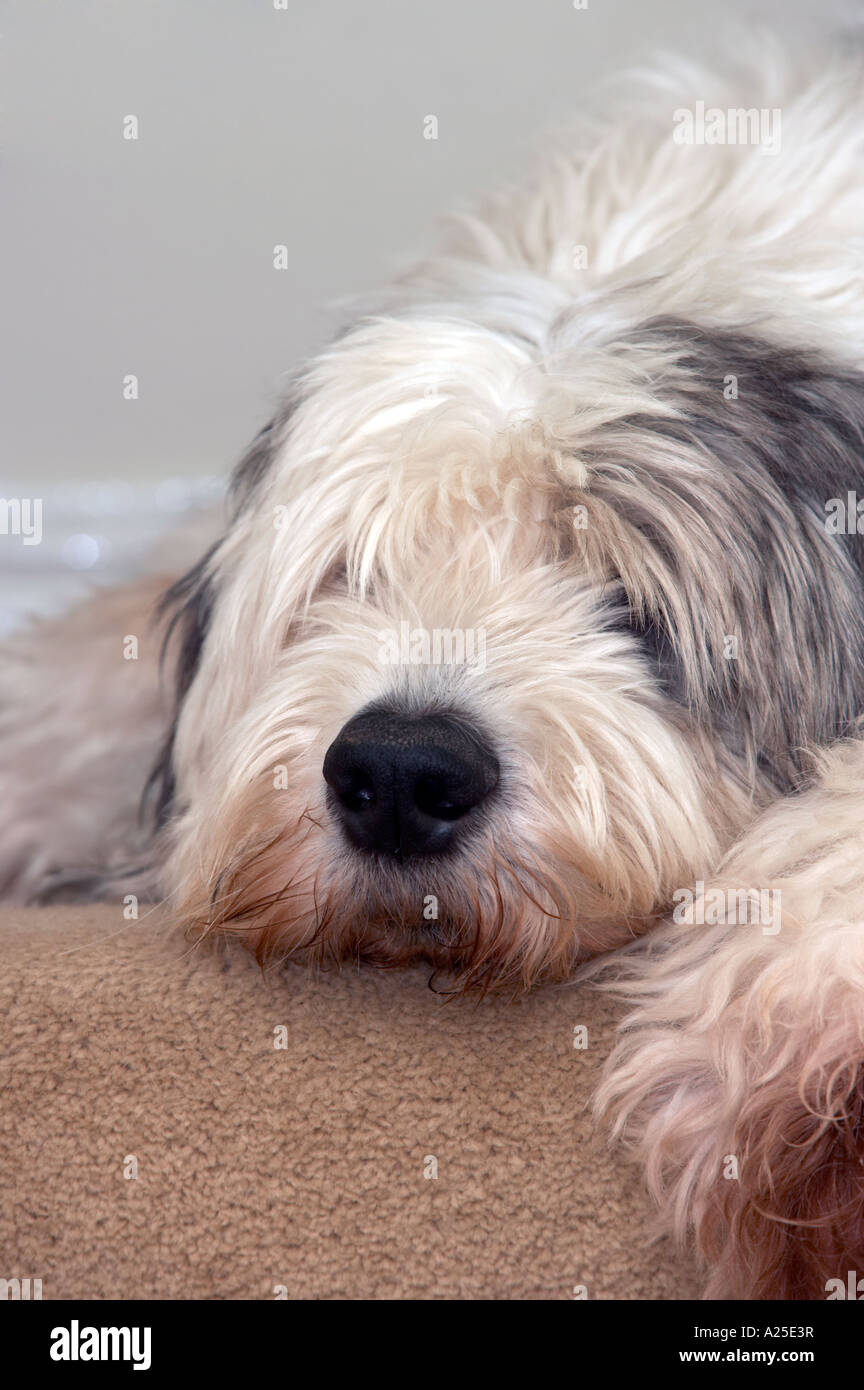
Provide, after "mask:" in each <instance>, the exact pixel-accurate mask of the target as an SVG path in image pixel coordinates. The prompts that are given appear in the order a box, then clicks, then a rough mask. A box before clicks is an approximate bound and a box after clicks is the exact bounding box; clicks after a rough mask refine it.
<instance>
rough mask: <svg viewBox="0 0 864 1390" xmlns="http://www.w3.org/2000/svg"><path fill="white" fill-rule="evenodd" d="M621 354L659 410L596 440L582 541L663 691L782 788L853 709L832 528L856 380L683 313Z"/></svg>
mask: <svg viewBox="0 0 864 1390" xmlns="http://www.w3.org/2000/svg"><path fill="white" fill-rule="evenodd" d="M630 347H631V349H632V348H634V347H635V348H638V351H639V352H641V353H642V354H643V356H644V360H645V361H646V362H651V363H656V364H659V366H658V369H657V372H656V376H655V377H654V378H653V379H652V383H651V390H652V393H653V394H654V395H655V397H656V399H657V401H658V407H659V408H658V410H657V411H656V412H652V411H648V410H645V411H640V412H639V413H634V414H632V415H629V416H625V417H623V418H621V419H619V420H617V421H616V422H615V423H614V424H611V425H609V426H607V427H604V428H603V429H601V430H600V431H598V433H597V434H596V435H595V437H594V439H593V441H592V448H591V452H590V455H589V457H588V459H587V462H588V466H589V470H590V485H589V488H588V491H587V493H586V498H585V501H586V504H587V506H588V509H589V513H590V516H589V525H588V527H587V528H586V529H585V531H584V532H582V533H581V535H582V536H584V541H583V544H584V545H585V546H586V547H588V548H590V547H591V545H592V543H594V544H595V545H596V548H595V553H594V554H593V556H590V557H589V558H590V560H591V561H592V562H593V563H594V564H596V565H597V566H599V567H600V568H602V566H603V563H604V558H605V563H606V566H607V568H608V569H609V570H611V572H613V573H614V574H615V575H616V576H617V577H620V579H621V581H622V583H623V585H624V588H625V591H626V593H627V595H628V598H629V601H630V622H631V626H632V629H633V631H634V632H635V633H636V634H637V635H638V636H639V637H640V640H642V641H643V643H644V644H645V646H646V648H647V650H648V654H649V657H650V659H651V660H652V661H653V662H655V664H656V669H657V671H658V672H659V674H660V678H661V679H662V681H663V682H664V685H665V687H666V688H667V690H668V692H669V693H670V694H671V695H672V696H673V698H675V699H676V700H678V701H680V702H682V703H684V704H685V705H686V706H687V707H688V708H689V709H690V710H691V711H692V712H693V713H694V714H695V715H696V716H697V718H699V719H700V720H703V721H705V722H710V723H711V724H712V725H714V726H715V727H716V726H717V725H718V724H719V725H720V726H722V733H723V736H724V738H725V739H726V740H727V741H731V742H732V743H733V744H734V743H736V742H739V743H740V744H741V745H742V746H743V747H744V748H745V749H746V748H750V749H751V750H758V755H757V754H756V753H755V752H754V756H758V757H759V759H760V760H761V761H762V762H763V764H764V765H765V766H766V767H767V768H768V769H769V770H770V771H771V772H772V773H773V774H774V775H775V777H776V779H777V781H778V783H780V784H781V785H788V783H789V781H790V780H794V779H795V776H796V775H797V769H798V766H799V764H798V761H797V758H798V754H797V750H800V749H802V748H803V747H805V746H806V745H808V744H812V743H826V742H830V741H831V740H832V739H834V738H836V737H837V736H838V735H840V734H842V733H844V732H845V731H847V730H848V729H849V728H850V727H851V725H852V721H853V720H854V719H855V717H856V715H858V714H859V713H860V711H861V710H862V708H864V600H862V593H864V583H862V581H864V535H862V534H859V533H858V529H857V515H856V516H855V517H853V518H851V525H848V526H846V527H843V528H842V529H841V528H838V527H836V526H834V527H832V526H831V525H830V524H827V523H830V518H831V514H832V513H831V508H832V506H833V505H838V504H839V502H838V500H842V505H843V507H844V508H845V507H846V505H847V498H848V495H849V494H850V493H853V494H854V493H855V492H856V489H858V488H861V485H862V480H864V374H862V373H860V372H857V371H855V370H853V369H851V368H848V367H844V366H840V365H835V364H832V363H830V362H827V361H825V360H823V359H822V358H820V357H819V356H818V354H816V353H813V352H804V351H799V350H793V349H791V348H786V347H782V346H779V345H777V344H772V343H770V342H768V341H767V340H763V339H761V338H759V337H757V336H755V335H752V334H745V333H742V332H737V331H733V330H731V329H708V328H702V327H699V326H697V325H695V324H692V323H689V322H684V321H681V320H677V319H655V320H651V321H649V322H648V323H646V324H644V325H643V326H642V327H641V328H639V329H638V330H636V331H635V332H634V334H633V337H632V341H631V342H630ZM862 492H864V488H862ZM832 499H833V501H832ZM862 511H864V507H862ZM592 523H596V530H595V533H594V534H595V540H594V541H592ZM862 527H864V517H862ZM826 634H828V635H829V636H827V637H826ZM790 749H792V750H796V751H795V752H793V753H792V755H791V756H790V754H789V750H790Z"/></svg>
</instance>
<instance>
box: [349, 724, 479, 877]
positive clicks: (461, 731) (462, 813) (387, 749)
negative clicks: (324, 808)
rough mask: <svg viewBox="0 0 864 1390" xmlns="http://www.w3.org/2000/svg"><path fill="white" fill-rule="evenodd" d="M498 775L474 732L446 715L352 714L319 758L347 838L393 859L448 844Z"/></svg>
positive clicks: (441, 848)
mask: <svg viewBox="0 0 864 1390" xmlns="http://www.w3.org/2000/svg"><path fill="white" fill-rule="evenodd" d="M498 773H499V769H498V761H497V759H496V758H495V756H494V754H493V753H492V752H491V750H490V749H489V748H488V747H487V746H486V743H485V740H484V739H483V738H482V737H481V736H480V734H478V733H477V731H476V730H475V729H473V728H471V726H470V725H468V724H466V723H464V722H462V721H461V720H459V719H457V718H456V717H455V716H452V715H447V714H424V715H413V716H412V715H403V714H392V713H389V712H387V711H383V710H382V711H370V712H369V713H367V714H358V715H357V717H356V718H355V719H352V720H350V721H349V722H348V723H347V724H346V725H345V727H344V729H343V730H342V732H341V733H340V734H339V735H338V737H337V738H336V739H335V740H334V742H333V743H331V745H330V747H329V748H328V749H327V754H326V756H325V758H324V780H325V782H326V783H327V785H328V786H329V788H330V794H331V795H330V801H331V805H332V806H333V807H335V809H336V810H337V811H338V814H339V816H340V817H341V819H342V823H343V825H344V827H345V831H346V833H347V835H348V838H349V839H350V840H351V841H352V843H353V844H355V845H357V847H358V848H359V849H365V850H369V851H374V852H377V853H379V854H389V855H393V856H395V857H396V858H397V859H408V858H410V857H411V856H412V855H418V854H441V853H442V851H444V850H446V849H449V848H450V846H451V845H452V844H453V843H454V840H455V839H456V837H457V835H458V834H459V833H460V830H461V829H462V828H463V825H461V824H460V823H464V821H465V818H466V817H467V816H468V813H469V812H470V811H473V810H474V808H475V807H477V806H479V805H480V803H481V801H483V800H484V799H485V798H486V797H487V796H488V795H489V793H490V792H491V791H492V789H493V788H494V787H495V786H496V784H497V782H498Z"/></svg>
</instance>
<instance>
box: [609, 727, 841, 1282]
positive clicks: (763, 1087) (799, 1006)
mask: <svg viewBox="0 0 864 1390" xmlns="http://www.w3.org/2000/svg"><path fill="white" fill-rule="evenodd" d="M818 766H819V778H818V780H817V782H816V783H815V784H814V786H813V787H812V788H811V789H809V790H808V791H806V792H804V793H801V794H799V795H797V796H794V797H790V798H788V799H787V800H785V801H783V802H780V803H778V804H777V805H776V806H774V807H773V808H772V809H771V810H769V811H768V812H767V813H766V814H765V815H764V816H762V817H761V818H760V819H759V820H758V821H757V822H756V824H755V825H754V826H753V828H752V829H751V830H750V831H749V832H748V834H747V835H746V836H745V837H744V839H743V840H742V841H741V842H740V843H739V844H738V846H737V847H735V848H734V849H733V850H732V851H731V852H730V854H729V855H728V856H727V858H726V860H725V861H724V863H723V865H722V866H721V869H720V872H719V875H718V879H717V882H716V883H713V884H711V885H710V887H709V890H708V891H706V893H705V897H704V901H705V905H706V907H707V905H708V904H709V903H710V902H711V901H714V902H717V901H718V899H717V898H716V897H713V893H714V892H715V891H716V890H717V889H718V888H719V889H720V890H721V891H723V892H725V893H726V901H727V902H728V901H729V891H730V890H732V891H733V892H736V891H738V892H740V891H743V890H753V889H773V890H775V892H776V891H777V890H779V891H780V892H781V894H782V897H781V900H780V903H781V908H780V915H779V921H775V922H774V923H773V924H765V923H764V922H763V923H762V924H761V925H760V924H759V923H753V924H746V923H745V924H742V925H729V924H728V914H727V917H726V924H724V925H713V926H693V925H685V924H683V923H680V924H679V923H675V922H670V923H669V924H667V926H665V927H664V928H663V929H662V930H661V931H660V932H659V933H658V934H657V935H656V936H654V937H653V938H651V939H648V940H647V941H646V942H645V943H640V945H639V946H638V947H637V948H636V949H635V950H634V951H633V952H630V953H626V954H625V955H624V956H623V957H619V959H618V962H617V971H618V980H617V984H616V985H615V986H613V987H615V988H620V989H621V990H623V992H624V993H625V994H626V995H627V996H628V997H629V998H630V999H631V1000H632V1001H633V1002H635V1004H636V1008H635V1011H634V1012H633V1013H632V1014H631V1015H630V1017H629V1018H628V1019H627V1020H626V1021H625V1024H624V1030H625V1031H624V1037H623V1040H622V1041H621V1042H620V1043H619V1045H618V1047H617V1049H616V1051H615V1052H614V1054H613V1056H612V1057H611V1058H610V1062H609V1066H608V1071H607V1075H606V1078H605V1081H604V1084H603V1086H602V1088H601V1091H600V1093H599V1096H598V1107H599V1108H600V1110H601V1111H603V1112H605V1113H611V1115H612V1116H613V1117H614V1121H615V1132H616V1133H617V1134H622V1135H624V1136H625V1138H626V1139H627V1140H629V1142H630V1144H631V1145H632V1146H633V1147H634V1148H635V1150H636V1151H637V1153H638V1155H639V1157H640V1158H641V1159H642V1161H643V1162H644V1164H645V1166H646V1170H647V1176H648V1182H649V1185H650V1187H651V1189H652V1191H653V1193H654V1195H655V1197H656V1198H657V1199H658V1201H659V1202H660V1204H661V1207H662V1209H663V1212H664V1216H665V1219H666V1222H667V1224H668V1225H669V1226H670V1227H672V1228H673V1229H674V1230H675V1231H676V1232H677V1233H678V1235H679V1237H684V1236H686V1235H688V1234H690V1233H692V1235H693V1236H695V1240H696V1244H697V1246H698V1247H699V1248H700V1250H701V1252H702V1254H703V1255H704V1257H705V1259H706V1261H707V1263H708V1265H709V1268H710V1270H711V1274H710V1280H709V1283H708V1286H707V1290H706V1297H709V1298H711V1297H713V1298H732V1297H738V1298H757V1299H759V1298H786V1299H791V1298H825V1297H826V1296H827V1294H826V1285H827V1281H828V1280H831V1279H840V1280H842V1281H843V1282H844V1285H845V1281H846V1278H847V1275H848V1271H849V1270H857V1271H861V1272H864V1167H862V1164H864V814H862V787H864V743H860V742H855V743H847V744H843V745H838V746H836V747H834V748H832V749H831V750H830V751H828V752H823V753H821V754H820V755H819V763H818ZM739 900H740V899H739ZM775 901H776V899H775ZM706 915H707V914H706ZM697 916H698V914H697ZM709 920H710V919H709ZM778 927H779V929H778ZM611 970H612V971H613V972H614V971H615V970H616V963H615V962H613V963H612V966H611Z"/></svg>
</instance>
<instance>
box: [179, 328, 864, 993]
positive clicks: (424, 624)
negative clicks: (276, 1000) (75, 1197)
mask: <svg viewBox="0 0 864 1390" xmlns="http://www.w3.org/2000/svg"><path fill="white" fill-rule="evenodd" d="M730 373H734V374H736V376H737V377H738V379H739V380H745V381H746V386H747V390H746V394H745V392H744V388H743V386H742V389H741V396H740V397H737V398H730V397H728V396H727V395H724V381H725V380H726V379H727V377H728V374H730ZM778 391H779V392H780V393H781V395H782V399H778ZM814 410H817V411H818V413H819V430H818V439H817V438H816V437H814V430H813V425H812V418H811V417H812V415H813V412H814ZM853 419H854V422H855V428H856V429H858V430H860V428H861V421H862V419H864V408H862V395H861V391H860V387H859V386H858V383H857V382H850V380H849V379H848V378H844V377H842V375H841V374H838V373H837V372H830V371H829V370H828V369H827V368H826V367H824V366H823V365H821V364H819V363H814V362H813V361H812V360H810V359H805V358H804V357H803V356H800V355H796V354H794V353H791V352H788V351H782V350H781V349H779V348H772V347H770V346H769V345H768V344H766V343H762V342H759V341H758V340H755V339H753V338H749V337H745V336H742V335H738V334H735V333H732V332H729V331H726V332H719V331H714V332H708V331H706V330H700V329H697V328H695V327H694V326H693V325H691V324H687V323H682V322H680V321H674V320H669V321H656V320H655V321H651V322H649V323H646V324H643V325H641V326H638V327H636V328H634V329H633V330H632V331H630V332H627V333H620V332H611V333H610V332H608V331H607V332H606V333H605V334H604V333H603V332H602V331H600V330H598V329H595V330H594V333H593V338H592V336H591V335H590V334H589V333H588V332H587V330H586V331H584V332H583V333H582V334H581V335H579V336H578V337H577V335H576V334H575V333H574V331H573V327H572V325H570V326H569V327H568V326H566V325H565V326H563V327H562V329H561V331H560V333H559V336H558V338H557V340H550V341H547V342H546V343H545V344H544V346H543V350H542V351H541V350H540V349H539V347H538V345H537V343H532V342H530V341H526V339H525V337H524V336H523V335H518V334H514V333H508V332H504V331H498V330H496V329H493V328H491V327H483V326H471V325H466V324H462V323H459V322H453V321H449V320H444V319H442V320H440V321H433V320H427V319H422V318H417V317H412V316H406V317H405V318H399V317H395V318H389V319H386V320H381V321H371V322H368V323H364V324H361V325H360V326H359V327H358V328H357V329H355V330H354V331H353V332H352V333H350V334H348V335H347V336H346V337H344V338H343V339H342V340H341V341H340V342H339V343H338V344H337V345H336V346H335V347H334V348H332V349H331V350H330V351H329V352H328V353H326V354H325V355H324V356H323V357H322V358H320V359H319V360H318V361H317V362H316V363H315V364H313V366H312V368H311V369H310V370H309V371H308V372H307V374H306V376H305V377H304V378H303V379H302V380H301V381H300V382H299V383H298V386H297V389H296V392H295V396H294V399H293V400H292V402H291V403H290V405H289V406H286V409H285V411H284V413H283V414H282V415H281V416H280V417H279V418H278V419H277V420H276V421H274V423H273V425H272V426H270V427H269V429H268V430H267V431H265V432H264V434H263V435H262V436H261V437H260V438H259V440H258V441H256V444H255V445H254V446H253V448H252V450H251V451H250V453H249V455H248V456H247V458H246V459H245V460H244V462H243V463H242V464H241V466H240V469H239V470H238V474H237V479H236V512H235V515H234V518H233V520H232V523H231V525H230V526H229V528H228V530H227V532H226V534H225V536H224V538H223V540H222V541H221V542H220V544H219V545H218V546H217V547H216V548H215V550H214V552H212V553H211V555H210V556H208V557H206V559H205V561H204V562H202V564H201V566H199V567H198V568H197V569H196V571H194V572H193V573H192V574H191V575H190V576H187V578H186V580H184V581H183V582H182V583H181V584H180V585H178V586H177V587H176V588H175V591H174V593H173V599H174V601H175V602H176V603H177V604H178V609H177V621H178V625H179V630H180V647H181V650H180V655H179V660H178V688H179V695H180V703H179V713H178V719H177V724H176V728H175V730H174V734H173V739H172V746H171V748H170V750H169V754H168V757H167V759H166V764H165V767H164V778H163V802H164V805H165V807H166V808H167V810H168V811H169V812H170V816H171V819H170V821H169V824H168V828H167V830H166V836H167V838H168V843H169V845H170V857H169V862H168V870H167V878H168V883H167V887H168V889H169V891H170V893H171V894H172V895H173V900H174V902H175V905H176V907H177V910H178V911H179V913H180V914H181V916H182V917H183V918H184V920H186V921H187V923H189V924H190V925H191V926H192V927H193V928H195V929H197V930H204V931H206V930H236V931H238V932H243V933H246V934H248V937H249V939H250V941H252V942H254V944H255V945H256V947H257V948H258V950H259V951H260V952H261V953H262V954H265V955H271V954H277V955H282V954H287V953H288V952H292V951H297V952H298V953H300V954H301V955H303V956H305V957H309V958H313V959H319V960H334V959H342V958H362V959H367V960H372V961H377V962H379V963H384V964H398V963H402V962H404V961H407V960H409V959H411V958H413V957H419V958H423V959H426V960H429V961H431V962H433V963H434V964H436V965H437V966H440V967H442V968H445V969H447V970H448V971H451V972H453V974H454V975H455V977H456V978H457V979H458V980H459V981H460V982H461V983H462V984H463V985H464V984H479V985H481V986H486V985H488V984H489V983H490V982H504V983H508V984H512V985H521V984H525V983H529V982H530V981H532V980H533V979H536V978H538V977H552V978H555V977H558V978H560V977H562V976H564V975H565V974H566V973H567V972H568V971H569V970H570V969H572V967H573V964H574V963H575V962H576V961H577V960H578V959H579V958H580V957H582V956H585V955H587V954H590V953H592V952H596V951H599V950H605V949H608V948H609V947H611V946H614V945H617V944H619V943H621V942H623V941H626V940H627V939H629V938H630V937H631V936H633V935H634V934H638V933H640V932H642V931H644V930H645V929H647V927H648V926H650V925H651V923H652V921H653V920H654V918H655V915H656V914H657V913H658V912H659V911H661V910H662V909H663V908H664V906H665V905H666V904H667V903H668V901H669V899H670V897H671V894H672V892H673V891H674V890H675V889H676V888H677V887H680V886H682V885H686V884H688V883H690V882H692V881H693V880H694V879H696V878H698V877H699V876H700V875H701V874H703V873H705V872H706V871H707V870H708V869H709V868H710V864H711V862H712V860H713V859H714V858H715V857H716V855H717V853H718V850H719V849H720V848H721V847H722V846H723V845H724V844H725V843H728V841H729V840H730V838H731V836H732V835H733V834H734V833H736V831H737V830H738V829H740V828H741V826H742V825H743V824H744V823H745V821H746V819H747V817H748V815H749V814H750V813H752V811H753V809H754V808H755V806H756V805H757V804H759V803H760V802H762V801H764V799H765V798H766V797H767V796H769V795H771V794H772V792H774V791H776V790H777V789H778V788H781V787H788V786H789V785H790V784H791V782H792V781H793V780H794V778H795V776H796V771H797V768H798V766H799V763H798V761H797V759H798V757H799V755H800V752H801V750H802V749H803V748H804V746H805V745H806V744H808V743H810V742H813V741H819V742H824V741H825V739H826V737H827V736H831V735H832V734H833V733H836V732H837V731H838V730H842V728H843V727H845V725H846V724H847V723H848V721H849V719H851V717H852V716H853V715H854V714H856V713H858V712H859V710H860V708H861V705H860V691H859V689H858V684H859V683H860V677H859V676H857V674H853V665H852V663H851V662H850V661H849V660H848V653H849V650H850V648H851V649H852V650H854V652H855V653H856V657H857V658H860V653H861V651H862V650H864V639H862V633H861V624H860V618H859V617H858V605H857V603H856V602H855V600H854V589H855V586H856V585H857V582H858V581H857V576H856V574H855V563H856V558H857V557H856V555H855V553H854V545H853V541H854V538H849V541H848V544H847V541H846V539H843V540H839V539H838V538H836V537H833V538H832V537H828V536H827V535H826V531H825V526H824V522H823V520H822V517H823V516H824V507H823V502H824V498H827V497H830V496H832V495H833V493H832V491H831V487H832V477H833V476H836V475H837V470H838V469H840V471H842V456H843V455H844V448H845V451H846V453H848V437H849V433H850V421H852V420H853ZM805 420H806V421H807V430H806V433H804V431H803V423H802V422H804V421H805ZM815 448H818V449H819V451H820V454H821V455H822V456H824V457H825V458H826V459H829V460H834V463H835V465H836V466H835V473H834V475H832V477H829V478H826V477H825V476H824V468H823V470H822V476H820V477H818V478H817V479H816V481H815V484H814V469H813V458H812V451H813V449H815ZM838 458H841V463H838V462H837V459H838ZM827 466H828V465H827V464H826V465H825V467H827ZM816 471H817V472H818V471H819V470H816ZM805 473H806V474H807V478H808V481H807V484H806V486H805V484H804V481H803V478H804V474H805ZM814 486H815V488H816V491H815V492H814ZM838 487H839V484H838ZM844 487H845V483H844ZM855 544H857V542H855ZM841 630H842V637H840V638H839V639H838V637H837V633H838V632H839V631H841ZM857 667H860V660H858V662H857ZM857 667H856V670H857Z"/></svg>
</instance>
